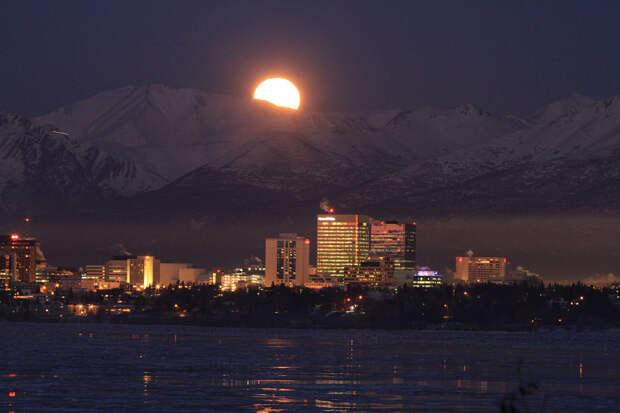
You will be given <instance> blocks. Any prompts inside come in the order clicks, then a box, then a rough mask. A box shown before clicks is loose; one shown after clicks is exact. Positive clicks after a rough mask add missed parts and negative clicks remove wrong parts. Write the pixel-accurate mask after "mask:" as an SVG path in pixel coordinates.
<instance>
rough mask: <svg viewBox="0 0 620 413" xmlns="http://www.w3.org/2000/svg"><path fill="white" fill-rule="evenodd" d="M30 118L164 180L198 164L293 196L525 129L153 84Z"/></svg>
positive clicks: (426, 113)
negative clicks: (291, 105)
mask: <svg viewBox="0 0 620 413" xmlns="http://www.w3.org/2000/svg"><path fill="white" fill-rule="evenodd" d="M35 121H36V122H37V123H38V124H52V125H55V126H56V127H58V128H59V129H60V130H62V131H64V132H66V133H68V134H69V135H70V136H71V137H73V138H75V139H76V140H79V141H80V142H87V143H88V144H90V145H94V146H95V147H98V148H101V149H102V150H105V151H106V152H109V153H112V154H114V155H115V156H117V157H120V158H122V159H127V160H130V161H132V162H134V163H136V164H138V165H141V166H142V167H143V168H144V169H146V170H152V171H154V172H155V173H157V174H159V175H161V176H164V177H166V178H167V179H169V180H174V179H177V178H180V177H181V176H183V175H185V174H186V173H189V172H191V171H193V170H195V169H197V168H200V167H203V166H204V167H206V168H207V169H211V168H215V169H217V170H221V171H224V172H227V173H231V174H235V175H237V176H238V177H241V178H243V179H244V180H246V181H248V182H252V183H253V184H255V185H258V186H263V187H267V188H273V189H285V190H289V191H292V192H295V193H297V194H304V193H308V192H309V191H310V192H311V191H313V190H316V188H317V186H319V187H320V186H321V185H330V186H335V187H339V188H348V187H351V186H352V185H358V184H361V183H363V182H366V181H368V180H371V179H374V178H375V177H377V176H382V175H385V174H389V173H393V172H395V171H398V170H400V169H401V168H403V167H406V166H408V165H410V164H411V163H412V162H414V161H416V160H423V159H428V158H430V157H434V156H437V155H440V154H443V153H448V152H451V151H454V150H456V149H459V148H464V147H467V146H470V145H476V144H480V143H484V142H486V141H488V140H489V139H492V138H494V137H496V136H499V135H502V134H505V133H509V132H513V131H515V130H519V129H520V128H522V127H524V122H522V121H519V120H516V119H514V118H509V117H497V116H493V115H491V114H489V113H486V112H483V111H481V110H479V109H477V108H475V107H473V106H471V105H467V106H463V107H459V108H456V109H452V110H436V109H431V108H418V109H415V110H392V111H382V112H369V113H363V114H340V113H333V114H323V113H307V112H303V111H301V112H296V111H290V110H283V109H281V108H276V107H274V106H272V105H270V104H268V103H265V102H257V101H253V100H250V99H235V98H231V97H227V96H219V95H212V94H206V93H204V92H201V91H197V90H190V89H171V88H168V87H165V86H161V85H152V86H146V87H126V88H122V89H116V90H111V91H107V92H103V93H100V94H98V95H96V96H93V97H91V98H88V99H86V100H83V101H80V102H77V103H75V104H72V105H69V106H66V107H63V108H60V109H58V110H56V111H54V112H52V113H50V114H47V115H44V116H41V117H38V118H36V119H35Z"/></svg>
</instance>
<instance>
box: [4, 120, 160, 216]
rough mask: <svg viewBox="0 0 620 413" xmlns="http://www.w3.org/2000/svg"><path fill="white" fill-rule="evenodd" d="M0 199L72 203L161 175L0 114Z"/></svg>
mask: <svg viewBox="0 0 620 413" xmlns="http://www.w3.org/2000/svg"><path fill="white" fill-rule="evenodd" d="M0 159H1V160H2V162H0V204H1V205H2V206H3V207H5V208H8V209H9V210H11V209H12V210H16V209H18V208H21V207H22V206H23V205H33V204H39V205H41V204H48V205H49V203H50V202H52V203H56V202H58V203H61V204H76V203H80V202H91V201H95V200H97V199H103V198H105V197H109V196H114V195H129V194H134V193H137V192H143V191H148V190H152V189H154V188H153V186H152V185H153V184H152V183H153V182H156V186H157V187H159V186H161V185H162V184H163V183H165V180H164V179H163V178H161V177H158V176H157V175H156V174H153V173H152V172H148V171H145V170H143V169H141V168H140V167H138V166H136V165H135V164H133V163H131V162H129V161H125V160H122V159H118V158H115V157H114V156H111V155H109V154H107V153H105V152H102V151H101V150H100V149H97V148H95V147H92V146H90V145H88V144H86V143H79V142H76V141H74V140H72V139H71V138H70V137H68V136H67V135H66V134H64V133H63V132H61V131H58V130H56V129H55V128H53V127H51V126H35V125H33V123H32V122H31V121H30V120H28V119H25V118H22V117H20V116H18V115H14V114H6V113H0Z"/></svg>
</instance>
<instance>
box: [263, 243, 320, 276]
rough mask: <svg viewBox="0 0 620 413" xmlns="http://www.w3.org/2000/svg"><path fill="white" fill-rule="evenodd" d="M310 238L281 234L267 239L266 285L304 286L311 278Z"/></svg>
mask: <svg viewBox="0 0 620 413" xmlns="http://www.w3.org/2000/svg"><path fill="white" fill-rule="evenodd" d="M309 271H310V240H309V239H308V238H305V237H301V236H298V235H297V234H280V235H279V236H278V237H275V238H267V239H266V240H265V286H267V287H271V285H272V284H274V285H286V286H289V287H292V286H303V285H304V283H305V282H306V280H309V276H308V275H309Z"/></svg>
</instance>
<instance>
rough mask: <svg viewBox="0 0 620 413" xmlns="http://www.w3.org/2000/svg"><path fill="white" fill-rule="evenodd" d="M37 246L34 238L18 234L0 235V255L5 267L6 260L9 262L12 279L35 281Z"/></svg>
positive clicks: (37, 243)
mask: <svg viewBox="0 0 620 413" xmlns="http://www.w3.org/2000/svg"><path fill="white" fill-rule="evenodd" d="M38 246H39V242H38V241H37V240H36V239H35V238H30V237H28V238H25V237H24V238H22V237H21V236H20V235H18V234H10V235H2V236H0V256H3V257H4V261H5V264H4V266H5V267H6V265H7V264H6V261H8V262H10V264H9V265H10V268H11V276H10V278H11V280H12V281H16V282H24V283H33V282H35V280H36V270H37V248H38ZM7 257H8V258H7Z"/></svg>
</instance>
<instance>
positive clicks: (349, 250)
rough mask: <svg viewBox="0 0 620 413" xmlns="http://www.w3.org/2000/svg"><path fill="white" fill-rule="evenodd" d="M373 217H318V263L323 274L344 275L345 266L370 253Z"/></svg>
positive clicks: (359, 261)
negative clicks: (371, 221)
mask: <svg viewBox="0 0 620 413" xmlns="http://www.w3.org/2000/svg"><path fill="white" fill-rule="evenodd" d="M370 220H371V218H370V217H368V216H366V215H340V214H324V215H318V216H317V265H316V272H317V274H318V275H321V276H332V275H335V276H344V272H345V268H346V267H352V266H356V265H359V264H361V263H362V261H366V260H367V259H368V256H369V255H370Z"/></svg>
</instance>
